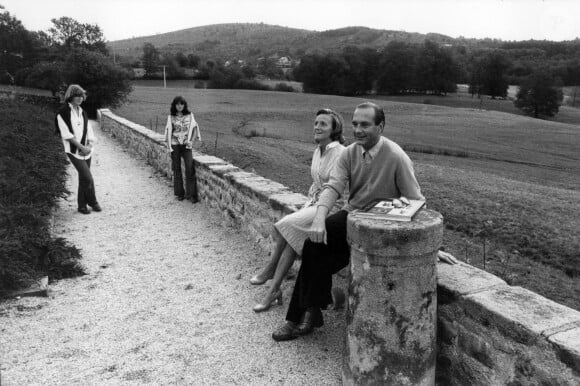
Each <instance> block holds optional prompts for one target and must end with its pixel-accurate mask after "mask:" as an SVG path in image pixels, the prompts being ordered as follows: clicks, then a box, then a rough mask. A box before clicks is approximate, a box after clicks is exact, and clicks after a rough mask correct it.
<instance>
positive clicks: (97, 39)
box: [48, 16, 108, 54]
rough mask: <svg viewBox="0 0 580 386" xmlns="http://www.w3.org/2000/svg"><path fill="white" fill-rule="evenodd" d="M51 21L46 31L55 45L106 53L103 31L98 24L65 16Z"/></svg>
mask: <svg viewBox="0 0 580 386" xmlns="http://www.w3.org/2000/svg"><path fill="white" fill-rule="evenodd" d="M51 21H52V24H53V26H52V27H51V28H50V29H49V30H48V32H49V33H50V36H51V39H52V42H53V43H54V44H56V45H57V46H60V47H63V48H65V49H67V50H68V49H71V48H75V47H82V48H85V49H88V50H90V51H98V52H101V53H103V54H107V53H108V51H107V46H106V43H105V39H104V37H103V32H102V31H101V28H100V27H99V26H98V25H96V24H83V23H79V22H78V21H76V20H75V19H73V18H70V17H66V16H63V17H61V18H58V19H52V20H51Z"/></svg>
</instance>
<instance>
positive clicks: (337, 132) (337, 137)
mask: <svg viewBox="0 0 580 386" xmlns="http://www.w3.org/2000/svg"><path fill="white" fill-rule="evenodd" d="M319 115H328V116H330V118H332V131H331V132H330V139H331V140H332V141H338V142H339V143H344V135H342V128H343V126H344V121H343V119H342V117H341V116H340V114H339V113H337V112H336V111H334V110H332V109H320V110H318V111H317V112H316V116H319Z"/></svg>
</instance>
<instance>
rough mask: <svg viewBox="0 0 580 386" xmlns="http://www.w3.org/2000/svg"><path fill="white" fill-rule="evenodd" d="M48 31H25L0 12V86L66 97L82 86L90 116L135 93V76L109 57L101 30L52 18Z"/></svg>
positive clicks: (8, 15)
mask: <svg viewBox="0 0 580 386" xmlns="http://www.w3.org/2000/svg"><path fill="white" fill-rule="evenodd" d="M52 24H53V26H52V27H51V28H50V29H49V30H48V31H47V32H44V31H39V32H31V31H28V30H26V28H24V26H23V25H22V23H21V22H20V20H18V19H16V18H15V17H13V16H12V15H10V13H9V12H7V11H0V83H4V84H16V85H21V86H28V87H36V88H43V89H47V90H50V91H51V92H52V93H53V95H57V94H58V93H59V92H62V91H63V90H64V89H65V88H66V86H67V85H68V84H71V83H78V84H80V85H82V86H83V87H84V88H85V89H86V90H87V92H88V98H87V100H86V102H85V104H84V105H85V107H86V108H87V109H88V110H89V112H92V113H94V111H95V110H96V109H97V108H98V107H101V106H117V105H119V104H121V103H122V102H124V101H125V100H126V97H127V95H128V94H129V93H130V92H131V84H130V73H129V71H127V70H126V69H123V68H122V67H120V66H118V65H116V64H115V63H114V61H113V59H112V58H111V56H110V55H109V52H108V50H107V47H106V42H105V40H104V37H103V33H102V31H101V29H100V27H99V26H98V25H96V24H83V23H79V22H78V21H76V20H74V19H72V18H69V17H61V18H58V19H52Z"/></svg>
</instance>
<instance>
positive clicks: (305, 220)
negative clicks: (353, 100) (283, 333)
mask: <svg viewBox="0 0 580 386" xmlns="http://www.w3.org/2000/svg"><path fill="white" fill-rule="evenodd" d="M342 130H343V120H342V117H341V116H340V115H339V114H338V113H336V112H334V111H333V110H331V109H322V110H319V111H318V112H317V113H316V118H315V120H314V141H315V142H316V144H317V146H316V149H315V150H314V155H313V157H312V165H311V167H310V173H311V175H312V186H310V189H309V191H308V198H309V200H308V201H307V202H306V204H305V205H304V207H302V209H300V210H299V211H297V212H295V213H292V214H290V215H288V216H285V217H284V218H282V219H281V220H280V221H278V222H277V223H276V224H274V230H275V234H276V237H277V241H276V246H275V247H274V251H273V253H272V259H270V261H269V262H268V264H267V265H266V266H265V267H264V269H262V271H261V272H260V273H258V274H257V275H254V276H253V277H252V278H251V279H250V283H251V284H254V285H260V284H264V283H265V282H266V281H268V280H269V279H273V280H272V285H271V286H270V289H269V290H268V293H267V294H266V296H265V297H264V299H263V300H262V301H261V302H260V303H258V304H256V305H255V306H254V308H253V310H254V311H255V312H262V311H266V310H268V309H269V308H270V307H271V305H272V304H274V303H278V304H282V291H281V290H280V285H281V284H282V281H283V280H284V277H285V276H286V274H287V273H288V270H289V269H290V267H291V266H292V263H294V259H295V258H296V255H297V254H298V255H300V254H302V245H303V244H304V241H305V240H306V239H307V238H308V233H307V231H308V230H309V229H310V226H311V225H312V220H313V219H314V215H315V214H316V203H317V201H318V196H319V195H320V192H321V191H322V186H323V184H325V183H326V182H328V179H329V178H330V171H331V170H332V168H333V166H334V165H335V163H336V160H337V159H338V157H339V156H340V154H341V153H342V151H343V150H344V149H345V147H344V146H343V145H342V144H343V143H344V137H343V135H342Z"/></svg>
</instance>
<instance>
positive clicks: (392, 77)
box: [377, 41, 417, 94]
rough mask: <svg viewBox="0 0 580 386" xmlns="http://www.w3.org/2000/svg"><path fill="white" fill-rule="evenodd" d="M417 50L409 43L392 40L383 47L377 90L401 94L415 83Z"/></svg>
mask: <svg viewBox="0 0 580 386" xmlns="http://www.w3.org/2000/svg"><path fill="white" fill-rule="evenodd" d="M416 56H417V50H416V49H414V47H412V46H411V45H409V44H407V43H404V42H398V41H393V42H390V43H389V44H388V45H387V47H386V48H385V50H384V52H383V53H382V55H381V58H380V65H379V68H380V71H379V73H378V77H377V91H378V92H386V93H388V94H403V93H405V92H407V91H409V89H410V88H412V87H413V85H414V84H416V80H415V62H416V60H417V59H416Z"/></svg>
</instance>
